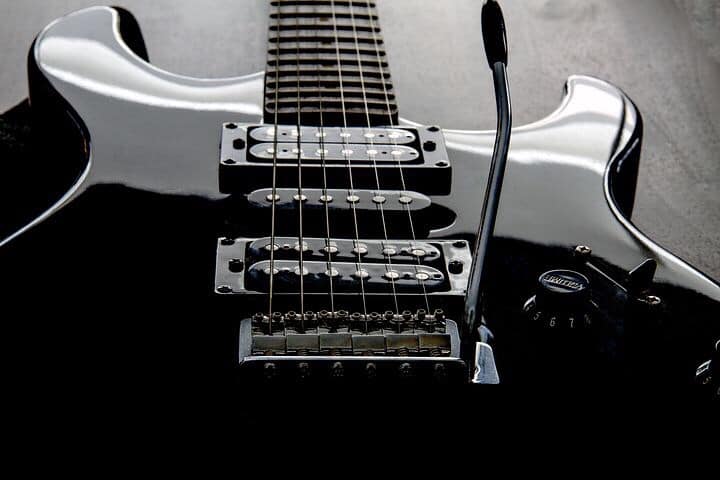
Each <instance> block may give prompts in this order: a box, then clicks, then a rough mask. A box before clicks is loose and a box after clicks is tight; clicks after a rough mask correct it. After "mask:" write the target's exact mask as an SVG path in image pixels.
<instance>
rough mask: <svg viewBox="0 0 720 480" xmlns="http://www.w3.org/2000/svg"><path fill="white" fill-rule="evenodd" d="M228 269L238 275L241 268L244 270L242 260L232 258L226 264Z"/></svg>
mask: <svg viewBox="0 0 720 480" xmlns="http://www.w3.org/2000/svg"><path fill="white" fill-rule="evenodd" d="M228 268H229V269H230V271H231V272H233V273H239V272H242V271H243V268H245V264H244V263H243V261H242V260H240V259H237V258H234V259H232V260H230V263H229V264H228Z"/></svg>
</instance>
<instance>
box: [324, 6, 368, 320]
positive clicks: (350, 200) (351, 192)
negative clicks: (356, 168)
mask: <svg viewBox="0 0 720 480" xmlns="http://www.w3.org/2000/svg"><path fill="white" fill-rule="evenodd" d="M330 9H331V11H332V17H333V32H334V36H335V54H336V56H337V66H338V81H339V86H340V102H341V106H342V108H341V110H342V117H343V127H344V128H343V129H342V133H341V138H342V140H343V152H342V153H343V155H344V156H345V160H346V162H347V167H348V179H349V183H350V188H349V190H348V203H350V208H351V210H352V215H353V223H354V225H353V227H354V230H355V249H356V251H357V277H358V278H359V280H360V294H361V296H362V307H363V314H364V316H365V317H364V318H365V319H367V300H366V298H365V273H364V272H365V270H364V269H363V264H362V255H361V254H360V231H359V228H358V220H357V205H356V202H355V201H354V199H355V197H356V194H355V184H354V181H353V171H352V168H353V167H352V163H351V161H350V156H349V155H348V153H347V152H349V150H350V147H349V145H348V141H347V138H348V137H347V134H348V132H347V128H348V122H347V111H346V108H345V105H346V104H345V90H344V87H343V75H342V62H341V60H340V37H339V35H338V28H337V15H336V11H335V0H330ZM350 9H352V2H351V3H350Z"/></svg>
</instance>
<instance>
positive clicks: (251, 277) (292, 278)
mask: <svg viewBox="0 0 720 480" xmlns="http://www.w3.org/2000/svg"><path fill="white" fill-rule="evenodd" d="M271 263H272V270H271ZM271 271H272V272H274V279H273V292H277V293H295V292H298V291H299V290H298V288H299V286H300V282H301V279H302V283H303V288H304V291H305V292H307V293H327V292H328V291H329V290H328V288H329V282H332V284H333V291H334V292H337V293H360V292H361V291H364V292H365V293H366V294H368V293H391V292H396V293H413V294H417V293H422V292H437V291H444V290H446V289H447V278H446V277H445V275H444V274H443V273H442V272H441V271H440V270H438V269H436V268H433V267H430V266H427V265H422V266H418V265H412V264H402V265H397V264H377V263H373V264H371V263H367V264H366V263H349V262H332V263H330V262H328V261H325V262H316V261H305V262H303V265H302V267H301V266H300V262H299V261H291V260H275V261H273V262H270V261H269V260H265V261H262V262H257V263H255V264H252V265H251V266H249V267H248V269H247V274H246V286H247V288H249V289H251V290H254V291H258V292H269V291H270V275H271ZM361 282H362V285H361ZM361 287H362V288H361Z"/></svg>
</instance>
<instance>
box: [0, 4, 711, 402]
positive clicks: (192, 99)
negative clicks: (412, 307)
mask: <svg viewBox="0 0 720 480" xmlns="http://www.w3.org/2000/svg"><path fill="white" fill-rule="evenodd" d="M29 74H30V87H31V104H32V109H33V113H34V116H35V119H36V125H35V133H36V135H37V140H38V141H39V142H40V144H41V145H42V147H43V155H41V156H39V158H40V160H39V164H38V165H36V166H33V168H34V169H35V173H34V174H33V176H34V179H33V182H38V183H42V184H45V183H47V184H51V185H49V186H48V187H47V188H48V191H51V190H52V191H58V192H62V193H61V194H59V195H58V196H57V198H55V199H54V201H53V204H52V206H50V207H48V209H47V211H46V212H45V213H43V214H42V215H41V216H40V217H38V218H35V219H28V221H27V222H26V224H25V225H22V226H18V227H17V228H13V229H12V232H7V234H6V235H5V236H6V238H5V239H4V240H3V241H2V243H0V245H1V247H0V266H1V267H0V268H1V270H2V274H1V275H2V298H3V300H2V302H3V306H4V310H5V311H6V312H12V313H8V314H6V316H5V319H6V320H5V323H4V324H5V329H6V332H7V337H6V338H10V339H12V340H11V341H12V343H14V344H15V348H13V351H14V352H15V353H16V356H15V364H16V365H18V368H17V370H18V372H19V373H20V375H21V376H22V377H23V379H24V381H27V382H28V383H29V384H32V385H33V386H34V387H35V388H37V387H38V386H41V387H40V388H46V387H47V388H48V389H49V391H55V392H57V390H55V389H57V388H61V389H63V390H65V391H69V392H75V391H77V389H83V390H85V389H87V390H96V389H99V388H108V389H111V390H112V389H115V388H118V387H119V386H126V387H130V388H131V389H132V390H133V391H139V389H141V388H145V387H151V388H152V390H153V391H169V390H168V389H170V387H171V386H174V387H180V388H188V389H196V388H198V387H200V386H203V385H204V386H209V385H210V384H211V383H213V382H215V381H217V380H220V384H226V383H232V382H237V381H240V380H238V375H237V364H238V358H237V355H238V347H237V339H238V328H239V324H240V321H241V320H242V319H244V318H248V317H250V316H251V315H252V314H253V313H254V312H255V310H256V308H255V307H254V306H253V307H252V308H251V307H250V306H249V305H247V306H245V305H244V304H243V303H242V302H238V301H236V300H235V299H234V298H231V297H228V296H224V295H222V294H220V293H218V292H217V291H216V284H215V273H216V251H217V248H218V238H221V237H224V236H227V235H233V236H249V237H251V238H253V235H255V236H257V233H258V232H262V231H263V230H264V229H265V231H266V227H265V224H264V222H265V220H264V217H260V216H255V215H254V214H253V213H252V212H251V211H249V210H248V211H245V210H243V206H242V202H241V201H240V202H239V201H238V200H237V199H236V198H234V197H233V196H229V195H225V194H221V193H220V191H219V188H218V162H219V150H218V144H219V142H220V135H221V130H222V125H223V124H224V123H226V122H236V123H238V124H262V123H263V104H262V98H263V81H264V78H263V75H262V74H258V75H251V76H248V77H243V78H234V79H227V80H197V79H191V78H186V77H181V76H177V75H174V74H171V73H168V72H165V71H162V70H159V69H157V68H155V67H153V66H151V65H150V64H149V63H148V62H147V53H146V51H145V47H144V44H143V41H142V38H141V36H140V31H139V28H138V26H137V24H136V23H135V21H134V19H133V18H132V17H131V16H130V15H129V14H128V13H127V12H124V11H120V10H117V9H112V8H105V7H97V8H90V9H87V10H83V11H81V12H78V13H75V14H73V15H70V16H67V17H65V18H62V19H60V20H59V21H57V22H55V23H53V24H52V25H50V26H49V27H48V28H47V29H46V30H44V31H43V32H42V33H41V34H40V35H39V36H38V38H37V40H36V42H35V44H34V46H33V48H32V51H31V52H30V56H29ZM401 125H405V126H415V125H414V124H412V123H411V122H407V121H401ZM417 127H418V128H420V127H419V126H417ZM422 128H424V127H422ZM513 135H514V136H513V140H512V145H511V151H510V161H509V167H508V171H507V176H506V183H505V188H504V192H503V197H502V201H501V207H500V214H499V219H498V224H497V237H498V238H497V241H496V242H495V244H494V245H493V247H492V251H491V257H490V264H491V275H490V280H489V281H488V283H487V285H486V291H485V292H484V298H485V305H484V307H483V316H484V318H485V321H486V324H487V326H488V327H489V329H490V330H491V331H492V332H493V334H494V337H495V338H494V341H493V342H492V345H493V347H494V350H495V354H496V357H497V363H498V369H499V373H500V378H501V381H503V382H518V383H519V382H543V381H562V382H571V383H572V382H575V381H577V382H584V381H607V382H610V383H621V384H622V383H625V382H627V383H630V384H642V383H645V382H655V381H659V382H663V383H670V384H688V383H691V382H692V381H693V379H694V373H695V368H696V367H697V366H698V365H699V364H700V363H701V362H703V361H704V360H707V359H708V358H710V353H711V351H712V348H713V343H714V340H715V339H717V338H718V337H720V287H719V286H718V285H717V284H716V283H714V282H713V281H712V280H710V279H709V278H707V277H706V276H704V275H703V274H701V273H700V272H698V271H696V270H695V269H693V268H692V267H690V266H689V265H687V264H686V263H684V262H683V261H681V260H679V259H678V258H676V257H674V256H673V255H671V254H670V253H668V252H667V251H665V250H663V249H662V248H660V247H659V246H657V245H656V244H654V243H653V242H652V241H651V240H649V239H648V238H646V237H645V236H643V235H642V233H640V232H639V231H638V230H637V229H636V228H635V227H634V226H633V225H632V224H631V222H630V221H629V217H630V214H631V212H632V208H633V200H634V189H635V183H636V175H637V170H638V162H639V156H640V144H641V136H642V123H641V118H640V115H639V113H638V111H637V109H636V107H635V105H634V104H633V103H632V102H631V101H630V100H629V99H628V98H627V97H626V96H625V95H624V94H623V93H622V92H621V91H620V90H618V89H617V88H615V87H613V86H611V85H609V84H607V83H605V82H602V81H600V80H597V79H593V78H589V77H582V76H577V77H572V78H570V79H569V81H568V83H567V86H566V91H565V96H564V98H563V101H562V105H561V106H560V107H559V109H558V110H557V111H556V112H554V113H553V114H551V115H550V116H549V117H547V118H545V119H543V120H541V121H539V122H537V123H534V124H532V125H528V126H524V127H521V128H517V129H515V131H514V134H513ZM444 136H445V142H446V146H447V151H448V155H449V157H450V159H449V160H450V162H451V164H452V168H453V174H452V186H451V192H450V194H449V195H438V196H432V197H431V198H432V201H433V204H436V205H437V206H438V208H439V210H438V211H439V212H442V215H445V216H446V217H447V218H446V219H449V221H448V222H447V223H448V225H447V226H444V227H442V228H437V229H434V230H432V231H427V232H423V233H422V237H428V238H432V239H440V238H448V239H453V240H457V239H463V240H466V241H469V242H471V244H472V242H473V240H474V238H475V234H476V230H477V224H478V220H479V213H478V212H479V209H480V206H481V205H480V204H481V201H482V196H483V195H482V193H483V188H484V185H485V184H486V180H487V178H486V177H487V168H488V162H489V158H490V155H491V153H492V147H493V141H494V132H471V131H453V130H446V131H444ZM268 187H269V185H264V184H259V185H257V188H268ZM440 207H441V208H440ZM431 223H432V222H431ZM375 234H376V232H375V233H368V234H367V235H366V236H365V237H370V236H372V235H375ZM265 235H267V233H265ZM578 246H588V247H590V248H591V249H592V253H587V252H586V251H585V250H584V249H580V250H577V248H576V247H578ZM576 250H577V251H576ZM648 259H650V260H653V261H654V262H656V264H657V271H656V273H655V275H654V277H653V276H652V272H650V273H649V278H642V277H643V275H640V274H636V275H635V276H634V277H633V278H632V279H631V280H628V272H630V271H631V270H633V269H634V268H635V267H637V266H639V265H640V264H642V263H643V262H645V261H646V260H648ZM466 267H467V266H466ZM552 269H571V270H577V271H580V272H583V274H584V275H586V276H587V277H588V278H589V279H590V281H591V283H592V285H593V302H594V303H595V304H597V306H598V313H597V314H596V315H597V317H596V318H595V321H594V325H595V326H594V327H593V328H594V329H595V330H594V333H593V335H592V339H591V340H590V341H589V342H587V343H585V345H590V346H591V347H590V349H589V350H590V351H591V352H592V356H593V359H592V360H591V361H590V362H589V363H587V362H585V363H582V365H584V366H583V367H582V368H579V369H578V370H577V371H575V369H576V368H577V367H576V362H577V361H579V360H578V355H580V357H583V356H585V353H578V352H576V351H575V350H576V349H575V348H574V347H573V346H572V345H573V343H575V342H577V341H578V340H577V339H576V337H574V336H573V335H574V334H572V333H569V334H568V333H567V332H566V333H564V334H562V335H560V337H553V334H552V333H548V332H547V331H546V329H545V328H544V327H543V326H540V328H539V330H538V329H537V327H536V326H533V325H532V320H531V319H529V318H528V312H525V311H524V308H525V309H527V307H526V302H527V301H528V299H530V298H531V297H532V296H533V295H534V294H535V293H536V290H537V279H538V277H539V276H540V275H541V274H542V273H543V272H546V271H548V270H552ZM650 270H651V269H650ZM610 279H612V280H610ZM629 282H630V283H629ZM631 283H632V284H631ZM450 310H452V309H450ZM459 311H460V310H458V312H459ZM458 312H455V320H456V321H458V322H461V319H460V318H457V314H458ZM545 327H547V325H545ZM550 330H551V329H550ZM548 335H549V336H550V337H548ZM469 338H470V340H466V342H465V344H464V346H467V345H473V343H472V338H473V337H469ZM548 338H549V339H548ZM583 341H585V340H583ZM568 344H569V345H568ZM472 357H473V352H472V350H470V351H469V352H468V351H465V352H464V353H463V358H464V359H465V360H466V361H467V362H468V363H472ZM587 365H591V368H589V369H588V368H587V367H586V366H587ZM470 367H471V368H472V365H470ZM554 369H558V371H562V372H564V373H563V374H558V375H557V376H556V375H554V374H553V373H552V372H553V371H554ZM568 372H569V374H570V376H568ZM471 373H472V372H471Z"/></svg>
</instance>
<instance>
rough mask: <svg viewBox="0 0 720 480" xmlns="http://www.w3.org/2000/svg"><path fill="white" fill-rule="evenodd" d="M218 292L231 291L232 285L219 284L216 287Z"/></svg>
mask: <svg viewBox="0 0 720 480" xmlns="http://www.w3.org/2000/svg"><path fill="white" fill-rule="evenodd" d="M217 291H218V293H232V287H231V286H230V285H220V286H219V287H217Z"/></svg>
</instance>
